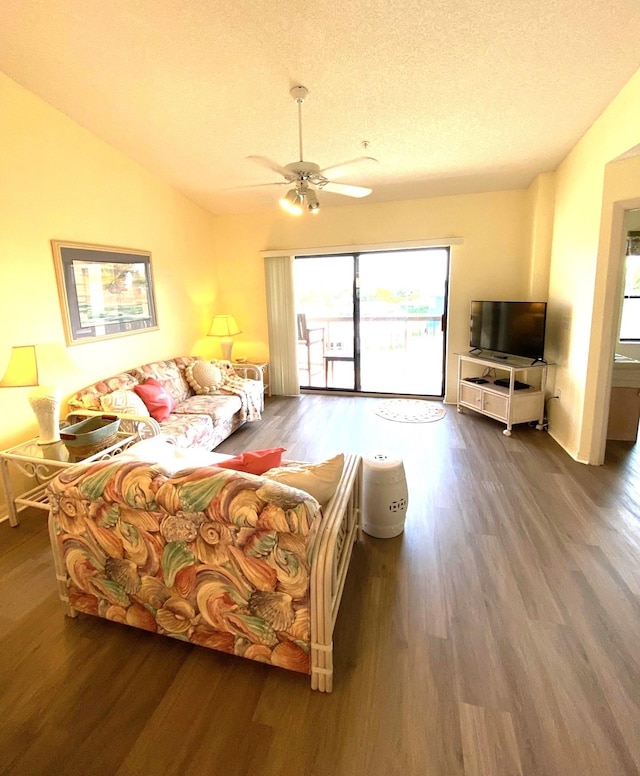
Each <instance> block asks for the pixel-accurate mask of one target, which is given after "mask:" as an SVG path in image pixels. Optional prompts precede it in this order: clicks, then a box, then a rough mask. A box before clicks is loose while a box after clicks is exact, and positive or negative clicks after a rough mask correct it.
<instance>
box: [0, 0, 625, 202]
mask: <svg viewBox="0 0 640 776" xmlns="http://www.w3.org/2000/svg"><path fill="white" fill-rule="evenodd" d="M0 19H1V23H0V69H1V70H3V71H4V72H5V73H6V74H7V75H8V76H10V77H11V78H13V79H14V80H15V81H17V82H18V83H20V84H22V85H24V86H25V87H26V88H28V89H30V90H31V91H32V92H34V93H35V94H37V95H39V96H40V97H42V98H43V99H44V100H46V101H47V102H49V103H51V104H52V105H54V106H55V107H56V108H58V109H59V110H61V111H62V112H63V113H65V114H67V115H68V116H70V117H72V118H73V119H75V120H76V121H77V122H79V123H80V124H82V125H83V126H85V127H87V128H88V129H90V130H91V131H92V132H94V133H95V134H96V135H98V136H100V137H102V138H104V139H105V140H106V141H107V142H109V143H110V144H112V145H113V146H115V147H116V148H119V149H120V150H122V151H123V152H124V153H126V154H127V155H128V156H130V157H131V158H133V159H135V160H137V161H138V162H139V163H141V164H142V165H144V166H145V167H146V168H148V169H149V170H150V171H152V172H153V173H155V174H157V175H158V176H160V177H161V178H163V179H165V180H167V181H168V182H170V183H171V184H172V185H173V186H175V187H176V188H177V189H179V190H181V191H183V192H184V193H185V194H187V195H188V196H189V197H191V198H192V199H194V200H195V201H197V202H199V203H200V204H202V205H203V206H204V207H206V208H208V209H209V210H211V211H213V212H216V213H232V212H246V211H251V210H256V209H259V208H269V207H271V206H274V207H275V203H276V201H277V199H278V197H279V196H280V195H281V194H282V193H283V191H286V189H285V188H283V187H281V186H271V187H265V188H262V187H259V188H247V189H242V190H237V189H235V188H234V187H245V186H246V187H252V186H256V185H257V184H263V183H269V182H273V181H278V180H280V179H279V177H278V176H277V174H275V173H272V172H271V171H269V170H266V169H264V168H262V167H259V166H258V165H256V164H255V163H254V162H251V161H249V160H247V159H246V157H247V156H248V155H250V154H253V155H259V156H267V157H270V158H271V159H274V160H276V161H277V162H279V163H281V164H286V163H288V162H293V161H297V159H298V130H297V108H296V105H295V103H294V102H293V100H292V98H291V96H290V95H289V89H290V88H291V87H292V86H294V85H296V84H304V85H305V86H306V87H307V88H308V89H309V96H308V98H307V101H306V102H305V104H304V106H303V135H304V158H305V159H306V160H307V161H313V162H316V163H318V164H319V165H320V166H321V167H327V166H330V165H333V164H335V163H338V162H342V161H344V160H347V159H352V158H354V157H357V156H360V155H362V154H363V153H364V152H363V149H362V147H361V142H362V141H363V140H367V141H369V143H370V145H369V147H368V149H367V152H366V153H367V154H369V155H371V156H374V157H376V159H378V160H379V163H378V164H363V165H361V166H360V165H354V167H353V168H351V169H350V170H349V171H348V174H347V172H346V171H345V173H344V175H342V176H341V177H340V181H341V182H346V183H354V184H359V185H368V186H371V187H372V188H373V189H374V192H373V194H372V195H371V196H370V197H369V198H368V201H388V200H394V199H411V198H416V197H423V196H430V195H434V194H451V193H464V192H472V191H488V190H497V189H510V188H523V187H526V186H528V185H529V184H530V183H531V181H532V180H533V178H534V177H535V175H537V174H538V173H540V172H545V171H549V170H553V169H555V167H556V166H557V165H558V163H559V162H560V161H561V160H562V159H563V158H564V156H565V155H566V153H567V152H568V151H569V150H570V149H571V147H572V146H573V145H574V144H575V143H576V141H577V140H578V139H579V138H580V137H581V136H582V135H583V134H584V132H585V131H586V130H587V129H588V128H589V126H590V125H591V124H592V123H593V121H594V120H595V119H596V118H597V117H598V115H599V114H600V113H601V112H602V110H603V109H604V108H605V107H606V105H607V104H608V103H609V102H610V101H611V100H612V98H613V97H614V96H615V95H616V94H617V93H618V92H619V90H620V89H621V88H622V86H623V85H624V84H625V83H626V81H627V80H628V79H629V78H630V77H631V75H633V73H634V72H635V71H636V70H637V69H638V68H639V67H640V43H639V42H640V7H639V4H638V0H607V2H603V0H539V1H538V2H536V3H531V2H525V0H430V2H427V1H426V0H423V1H422V2H420V1H418V0H346V1H345V0H322V2H317V3H305V2H302V1H301V0H268V1H267V0H208V1H205V0H182V2H179V0H153V2H151V0H110V2H104V0H83V1H82V2H80V0H40V1H38V0H0ZM228 189H232V190H231V191H229V190H228ZM320 200H321V203H322V204H323V205H324V206H327V205H340V204H350V203H353V202H354V200H352V199H348V198H346V197H340V196H338V195H336V194H330V193H328V192H322V193H321V194H320Z"/></svg>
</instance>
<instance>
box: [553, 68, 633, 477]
mask: <svg viewBox="0 0 640 776" xmlns="http://www.w3.org/2000/svg"><path fill="white" fill-rule="evenodd" d="M639 127H640V71H638V72H637V73H636V74H635V75H634V76H633V78H632V79H631V80H630V81H629V82H628V83H627V85H626V86H625V87H624V88H623V89H622V91H621V92H620V93H619V94H618V96H617V97H616V98H615V100H613V102H612V103H611V104H610V105H609V106H608V107H607V109H606V110H605V111H604V113H603V114H602V115H601V116H600V117H599V119H598V120H597V121H596V122H595V123H594V125H593V126H592V127H591V129H589V131H588V132H587V133H586V134H585V135H584V137H583V138H582V139H581V140H580V142H579V143H578V144H577V145H576V146H575V148H574V149H573V150H572V151H571V153H570V154H569V155H568V156H567V158H566V159H565V160H564V162H563V163H562V164H561V165H560V167H559V168H558V170H557V172H556V197H555V213H554V232H553V244H552V252H551V272H550V283H549V302H550V304H549V327H548V337H549V341H550V343H552V348H551V349H550V351H549V353H548V354H547V355H548V357H550V358H551V359H552V360H555V361H556V362H557V363H558V367H557V371H556V386H559V387H560V389H561V391H562V397H561V400H560V401H559V402H557V401H553V402H551V403H550V405H549V420H550V425H549V430H550V432H551V433H552V435H553V436H554V438H555V439H556V440H557V441H558V442H559V443H560V444H561V445H562V446H563V447H564V448H565V449H566V450H567V451H568V452H569V453H570V454H571V455H572V456H574V457H575V458H576V459H577V460H580V461H585V462H590V463H597V462H598V461H596V460H594V453H593V439H594V431H595V429H594V423H595V415H596V410H595V403H596V401H597V391H598V385H599V381H598V377H597V372H598V369H599V360H600V353H601V349H602V330H603V325H604V305H603V302H604V289H603V287H602V286H600V287H598V286H597V284H596V272H597V268H598V264H599V263H600V264H602V262H603V261H605V258H604V255H603V254H602V253H601V252H600V253H599V239H600V232H601V221H602V215H603V214H602V206H603V187H604V179H605V167H606V165H607V163H608V162H610V161H611V160H612V159H614V158H616V157H617V156H619V155H620V154H622V153H624V152H626V151H627V150H628V149H630V148H632V147H634V146H635V145H637V144H638V142H639V140H640V131H639V129H638V128H639ZM638 188H639V189H640V182H639V184H638ZM598 422H599V421H598Z"/></svg>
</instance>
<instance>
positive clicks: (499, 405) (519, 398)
mask: <svg viewBox="0 0 640 776" xmlns="http://www.w3.org/2000/svg"><path fill="white" fill-rule="evenodd" d="M469 378H482V379H485V380H486V381H487V382H483V383H478V382H474V381H473V380H469ZM501 378H502V379H508V381H509V382H508V385H506V386H502V385H496V384H495V383H494V380H496V379H501ZM516 380H518V381H519V382H523V383H526V384H527V385H528V386H529V387H528V388H522V389H518V390H516V388H515V383H516ZM546 383H547V364H546V363H545V362H543V361H536V362H533V363H532V361H531V359H525V358H519V357H516V356H507V357H506V358H501V357H500V356H495V355H493V354H492V353H487V354H486V355H485V354H484V353H478V354H475V353H459V354H458V412H462V409H463V407H466V408H468V409H471V410H475V412H479V413H481V414H482V415H487V416H488V417H490V418H494V419H495V420H499V421H501V422H502V423H506V424H507V427H506V428H505V429H504V431H503V432H502V433H503V434H504V435H505V436H511V428H512V427H513V426H514V425H515V424H516V423H531V422H532V421H534V420H535V421H536V428H537V429H538V430H539V431H541V430H542V429H543V428H544V421H545V418H544V401H545V386H546Z"/></svg>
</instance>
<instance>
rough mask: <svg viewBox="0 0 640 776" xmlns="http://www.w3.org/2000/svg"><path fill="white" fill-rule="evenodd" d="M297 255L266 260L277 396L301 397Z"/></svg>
mask: <svg viewBox="0 0 640 776" xmlns="http://www.w3.org/2000/svg"><path fill="white" fill-rule="evenodd" d="M293 262H294V257H293V256H268V257H265V260H264V272H265V280H266V290H267V322H268V324H269V377H270V380H271V390H272V393H274V394H275V395H276V396H298V395H299V393H300V383H299V380H298V354H297V346H298V334H297V328H296V305H295V295H294V291H293Z"/></svg>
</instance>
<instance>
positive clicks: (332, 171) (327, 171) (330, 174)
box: [319, 156, 378, 178]
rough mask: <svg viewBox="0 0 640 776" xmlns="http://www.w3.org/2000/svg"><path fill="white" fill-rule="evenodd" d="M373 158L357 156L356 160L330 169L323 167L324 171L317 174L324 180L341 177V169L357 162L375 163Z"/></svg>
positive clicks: (334, 165) (375, 160) (333, 165)
mask: <svg viewBox="0 0 640 776" xmlns="http://www.w3.org/2000/svg"><path fill="white" fill-rule="evenodd" d="M377 161H378V160H377V159H374V158H373V156H359V157H358V158H357V159H349V161H347V162H340V164H332V165H331V167H325V168H324V170H320V172H319V174H320V175H323V176H324V177H325V178H327V177H334V176H336V175H337V176H340V175H342V169H343V168H344V167H347V166H348V165H350V164H356V163H357V162H377Z"/></svg>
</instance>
